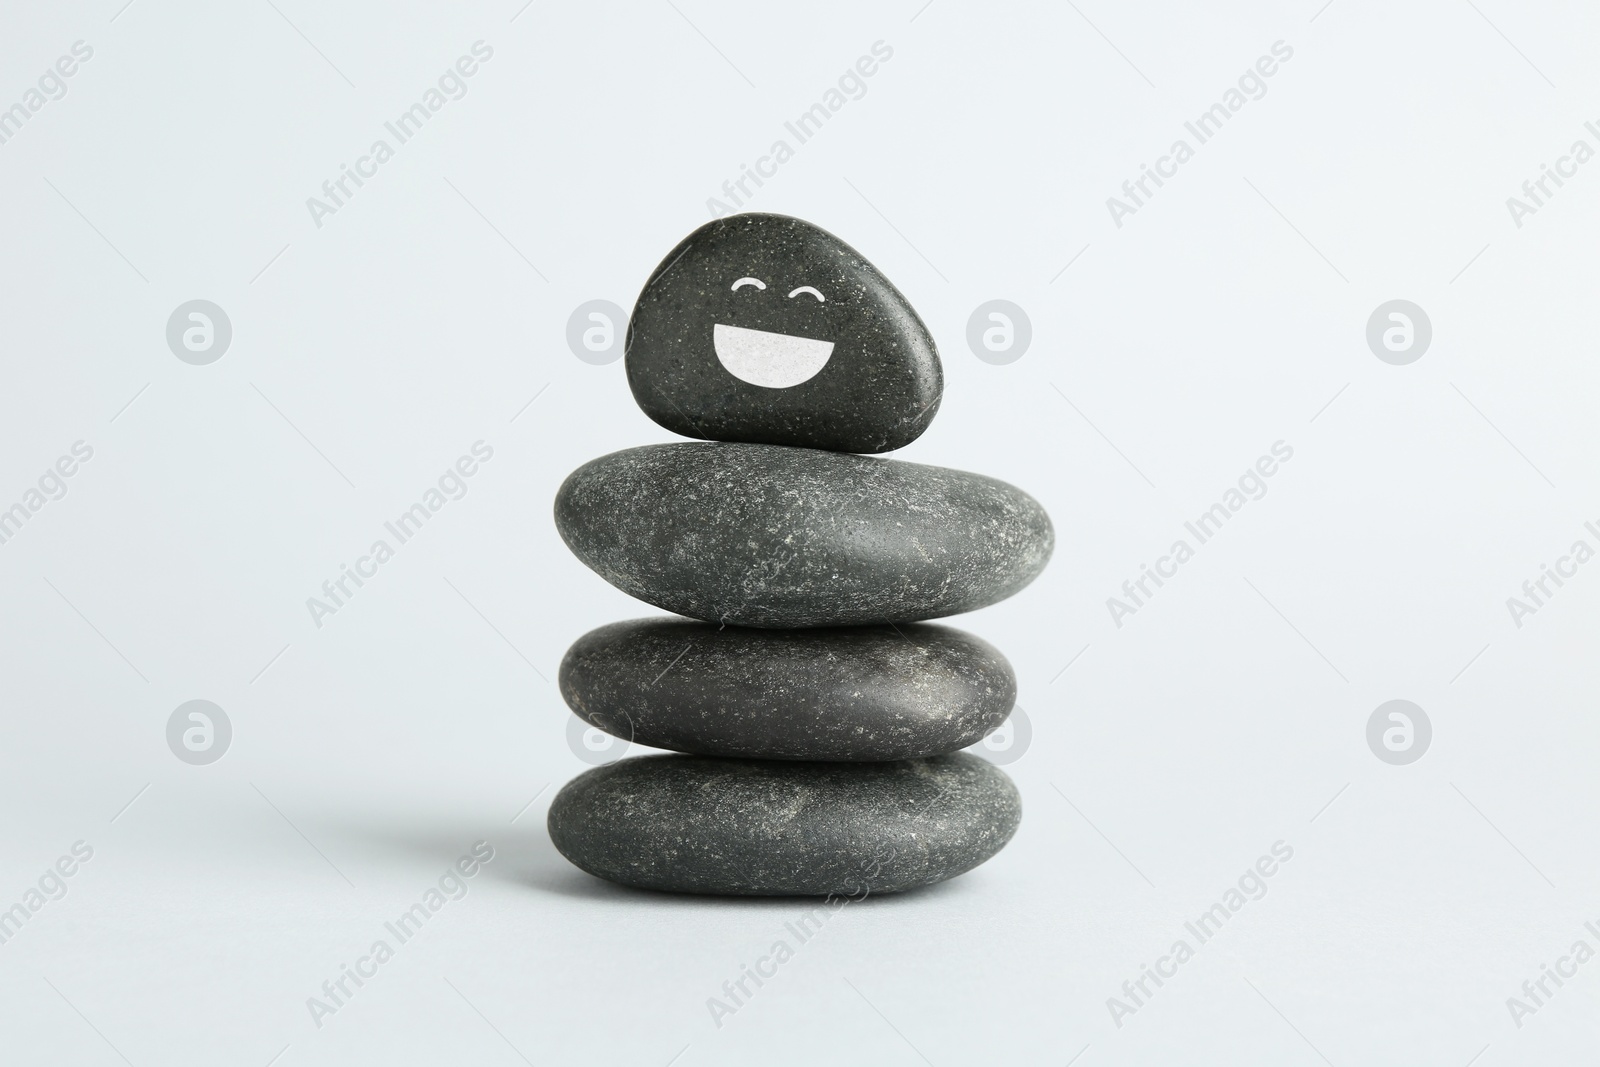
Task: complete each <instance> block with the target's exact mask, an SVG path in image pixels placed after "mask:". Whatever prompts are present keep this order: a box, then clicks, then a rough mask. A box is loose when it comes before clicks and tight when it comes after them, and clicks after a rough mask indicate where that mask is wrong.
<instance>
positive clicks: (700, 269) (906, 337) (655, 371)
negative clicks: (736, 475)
mask: <svg viewBox="0 0 1600 1067" xmlns="http://www.w3.org/2000/svg"><path fill="white" fill-rule="evenodd" d="M627 369H628V385H629V386H630V387H631V388H632V390H633V396H634V399H635V400H636V401H638V403H639V406H640V407H641V408H643V409H644V413H645V414H646V415H649V416H650V417H651V418H652V419H654V420H655V421H656V422H658V423H660V424H661V425H662V426H665V427H666V428H667V429H669V430H671V431H673V432H674V433H680V434H683V435H684V436H685V437H698V438H704V439H706V440H712V441H750V442H755V443H759V444H775V445H798V446H801V447H805V448H822V449H827V450H829V451H833V452H888V451H890V450H892V449H896V448H900V447H901V446H903V445H907V444H910V443H911V442H912V441H914V440H916V439H917V438H918V437H919V436H920V435H921V434H922V431H923V430H925V429H927V428H928V424H929V423H930V422H932V421H933V416H934V414H935V413H936V412H937V411H938V410H939V398H940V395H941V393H942V391H943V388H944V375H943V372H942V371H941V369H940V367H939V353H938V351H937V350H936V349H935V348H934V345H933V338H932V337H931V336H929V334H928V328H927V327H926V326H924V325H923V324H922V320H921V319H919V318H918V317H917V313H916V312H915V311H913V310H912V309H911V305H910V304H909V303H907V301H906V298H905V297H904V296H901V295H900V292H899V290H897V289H895V287H894V286H893V285H891V284H890V283H889V279H887V278H885V277H884V276H883V275H882V274H881V273H879V272H878V269H877V268H876V267H874V266H873V265H872V264H871V263H868V262H867V261H866V260H865V259H863V258H862V256H861V254H860V253H859V252H857V251H856V250H855V249H853V248H851V247H850V246H849V245H847V244H845V243H844V242H843V241H841V240H839V239H838V238H837V237H835V236H833V235H832V234H831V233H828V232H827V231H826V230H823V229H821V228H820V227H817V226H813V225H812V224H811V223H809V222H805V221H802V220H800V219H795V218H789V217H787V216H784V215H760V214H749V215H733V216H730V217H728V218H723V219H718V220H716V221H715V222H710V223H707V224H706V225H704V226H702V227H700V228H699V229H698V230H696V231H695V232H694V233H691V234H690V235H689V236H688V237H686V238H684V240H683V242H682V243H680V244H679V245H678V247H677V248H674V249H673V250H672V252H671V254H669V255H668V256H667V258H666V259H665V260H663V261H662V263H661V265H660V266H659V267H657V268H656V270H655V273H654V274H652V275H651V276H650V280H649V281H648V282H646V283H645V286H644V290H643V291H642V292H641V293H640V294H639V302H638V304H636V305H635V306H634V309H633V317H632V319H631V320H630V321H629V323H628V341H627Z"/></svg>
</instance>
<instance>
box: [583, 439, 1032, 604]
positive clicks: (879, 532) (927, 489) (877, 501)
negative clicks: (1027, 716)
mask: <svg viewBox="0 0 1600 1067" xmlns="http://www.w3.org/2000/svg"><path fill="white" fill-rule="evenodd" d="M555 519H556V528H557V529H558V530H559V531H560V532H561V536H562V539H563V540H565V541H566V543H567V547H569V548H570V549H572V551H573V552H574V553H575V554H576V555H577V557H578V558H579V559H580V560H582V561H583V562H584V563H585V564H587V565H588V566H589V567H591V568H593V569H594V570H595V571H596V572H597V573H598V574H600V576H601V577H603V578H605V579H606V580H607V581H608V582H610V583H611V584H612V585H615V586H616V587H617V588H618V589H621V590H622V591H623V592H625V593H628V594H630V595H632V596H636V597H638V598H639V599H640V600H644V601H648V602H649V603H651V604H654V605H656V606H657V607H661V608H665V609H667V610H668V611H673V612H677V613H678V614H679V615H687V616H689V617H690V618H696V619H703V620H706V621H708V622H717V623H732V624H735V625H740V626H760V627H774V628H787V627H804V626H850V625H856V624H863V623H883V622H912V621H916V620H919V619H933V618H939V617H941V616H945V615H956V614H959V613H961V612H964V611H973V610H976V609H977V608H981V607H985V606H987V605H989V604H993V603H995V602H997V601H1000V600H1004V599H1005V598H1006V597H1008V596H1010V595H1012V594H1013V593H1015V592H1017V591H1018V590H1019V589H1021V588H1022V587H1023V586H1025V585H1027V584H1028V583H1029V582H1031V581H1033V579H1034V578H1035V577H1037V576H1038V574H1039V572H1040V571H1042V570H1043V569H1044V566H1045V563H1046V562H1047V561H1048V560H1049V558H1050V552H1051V550H1052V548H1053V547H1054V544H1055V533H1054V530H1053V529H1052V527H1051V525H1050V519H1049V517H1048V516H1047V515H1045V513H1044V509H1043V508H1041V507H1040V506H1039V504H1038V502H1037V501H1036V500H1034V499H1033V498H1032V497H1030V496H1029V495H1028V494H1026V493H1024V492H1022V491H1021V490H1020V489H1017V488H1016V487H1014V486H1011V485H1007V484H1006V483H1005V482H1002V481H998V480H996V479H994V478H987V477H984V476H983V475H981V474H969V473H966V472H965V471H955V470H948V469H946V468H944V467H930V466H924V465H923V464H919V463H905V462H901V461H899V460H892V459H874V458H870V457H867V456H853V455H846V454H843V453H837V452H821V451H817V450H815V449H809V448H784V447H782V446H778V445H753V444H723V443H685V444H676V445H646V446H644V447H641V448H630V449H626V450H624V451H622V452H613V453H611V454H610V455H608V456H602V457H600V458H599V459H596V460H591V461H590V462H588V463H586V464H584V465H583V466H582V467H579V468H578V469H577V470H575V471H573V472H572V474H570V475H569V476H568V477H567V480H566V481H565V482H564V483H562V486H561V489H560V490H559V491H558V492H557V494H556V506H555Z"/></svg>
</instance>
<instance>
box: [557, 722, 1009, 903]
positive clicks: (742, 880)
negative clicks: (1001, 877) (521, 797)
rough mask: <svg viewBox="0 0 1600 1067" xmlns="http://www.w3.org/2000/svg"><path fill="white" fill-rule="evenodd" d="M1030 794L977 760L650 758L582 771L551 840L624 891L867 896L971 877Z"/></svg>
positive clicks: (567, 790)
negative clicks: (626, 888)
mask: <svg viewBox="0 0 1600 1067" xmlns="http://www.w3.org/2000/svg"><path fill="white" fill-rule="evenodd" d="M1021 818H1022V799H1021V798H1020V797H1019V796H1018V795H1017V790H1016V787H1015V786H1013V785H1012V784H1011V780H1010V779H1009V778H1007V777H1006V775H1005V773H1004V772H1003V771H1001V770H1000V769H999V768H998V767H995V766H994V765H993V764H991V763H989V762H988V761H987V760H983V759H980V758H979V757H977V756H973V755H971V754H969V753H965V752H958V753H955V754H953V755H949V756H935V757H933V758H932V759H924V760H904V761H901V762H897V763H790V762H780V761H776V760H733V759H717V758H715V757H711V756H644V757H635V758H630V759H623V760H618V761H617V762H616V763H612V764H608V765H606V766H604V767H596V768H595V769H594V770H592V771H589V772H587V773H585V774H582V775H579V776H578V777H577V778H574V779H573V780H572V781H570V782H568V783H567V784H566V786H565V787H564V788H563V789H562V790H561V792H560V793H558V794H556V798H555V800H554V801H553V802H552V803H551V805H550V817H549V820H548V825H549V828H550V838H551V840H552V841H554V842H555V845H556V848H558V849H560V850H561V854H562V855H563V856H566V857H567V859H569V860H571V861H572V862H573V863H575V864H576V865H578V866H579V867H581V868H583V869H584V870H586V871H588V872H589V873H590V874H594V875H598V876H599V877H601V878H606V879H609V880H610V881H613V882H620V883H621V884H623V885H629V886H637V887H640V888H643V889H664V890H670V891H674V892H680V893H716V894H730V895H739V896H824V895H827V894H830V893H839V894H849V895H851V896H860V895H863V894H865V893H893V892H898V891H900V890H903V889H911V888H913V887H916V886H922V885H930V884H932V883H934V882H942V881H944V880H945V879H946V878H952V877H954V876H955V875H958V874H961V873H963V872H964V871H969V870H971V869H972V868H973V867H976V866H977V865H978V864H980V863H982V862H983V861H984V860H986V859H988V858H989V857H990V856H993V855H994V854H995V853H996V852H998V851H1000V849H1001V848H1002V847H1003V846H1004V845H1005V843H1006V842H1007V841H1009V840H1010V839H1011V835H1012V834H1013V833H1015V832H1016V829H1017V824H1018V822H1019V821H1020V820H1021Z"/></svg>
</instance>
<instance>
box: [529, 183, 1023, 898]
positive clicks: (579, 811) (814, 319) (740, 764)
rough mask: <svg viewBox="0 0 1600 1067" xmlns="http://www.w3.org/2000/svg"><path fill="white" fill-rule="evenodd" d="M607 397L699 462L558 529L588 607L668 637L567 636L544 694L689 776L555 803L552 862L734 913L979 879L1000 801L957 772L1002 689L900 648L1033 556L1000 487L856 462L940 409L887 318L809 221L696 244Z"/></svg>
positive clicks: (961, 657)
mask: <svg viewBox="0 0 1600 1067" xmlns="http://www.w3.org/2000/svg"><path fill="white" fill-rule="evenodd" d="M627 372H628V383H629V385H630V386H631V387H632V390H633V395H634V398H635V400H637V402H638V403H639V406H640V407H641V408H643V409H644V411H645V413H646V414H647V415H649V416H650V417H651V418H652V419H654V420H655V421H656V422H658V423H660V424H661V425H663V426H665V427H666V428H668V429H669V430H672V431H674V432H676V433H680V434H683V435H684V436H686V437H695V438H700V439H701V440H699V441H695V442H692V443H680V444H665V445H648V446H645V447H642V448H631V449H626V450H624V451H621V452H614V453H612V454H611V455H608V456H602V457H601V458H599V459H597V460H594V461H592V462H590V463H587V464H585V465H584V466H582V467H580V468H579V469H578V470H576V471H574V472H573V473H572V475H571V476H569V477H568V478H567V480H566V482H565V483H564V484H563V485H562V486H561V489H560V492H559V493H558V494H557V496H556V506H555V518H556V526H557V528H558V529H559V530H560V532H561V536H562V538H563V539H564V540H565V541H566V543H567V546H568V547H569V548H571V549H572V551H573V552H574V553H575V554H576V555H577V556H578V558H579V559H581V560H582V561H583V562H584V563H585V564H587V565H588V566H589V567H591V568H593V569H594V570H595V571H596V572H597V573H598V574H600V575H601V576H602V577H603V578H605V579H606V580H607V581H609V582H610V583H611V584H613V585H615V586H616V587H617V588H619V589H621V590H623V591H624V592H627V593H629V594H631V595H633V596H635V597H638V598H639V599H641V600H644V601H647V602H649V603H651V604H654V605H656V606H657V607H661V608H665V609H666V610H668V611H671V612H676V613H677V614H678V615H681V616H688V618H687V619H665V618H653V619H641V620H636V621H632V622H619V623H614V624H612V625H609V626H603V627H601V628H600V629H598V630H594V631H592V632H591V633H588V634H585V635H584V636H583V637H581V638H580V639H579V640H578V642H577V643H576V644H574V645H573V646H572V648H571V650H570V651H568V653H567V655H566V658H565V659H564V660H563V662H562V664H561V674H560V687H561V693H562V696H563V697H564V698H565V699H566V701H567V703H568V704H569V705H570V706H571V708H572V710H573V711H574V712H575V713H576V714H577V715H578V716H579V717H580V718H582V719H583V720H584V721H586V722H588V723H590V724H591V725H593V726H595V727H598V728H599V729H601V730H604V731H606V732H608V733H611V734H615V735H616V736H618V737H622V738H625V739H627V740H630V741H633V742H636V743H638V744H642V745H647V746H650V747H654V748H661V749H668V750H671V751H673V752H676V753H684V754H683V755H662V756H646V757H638V758H628V759H623V760H619V761H617V762H615V763H612V764H609V765H607V766H603V767H597V768H595V769H594V770H591V771H588V772H587V773H585V774H583V775H581V776H579V777H578V778H575V779H573V780H572V781H571V782H569V783H567V785H566V787H565V788H563V789H562V790H561V792H560V793H559V795H557V797H556V799H555V801H554V802H553V803H552V805H551V808H550V817H549V829H550V836H551V838H552V839H553V840H554V842H555V845H556V847H557V848H558V849H560V850H561V852H562V854H563V855H565V856H566V857H567V858H568V859H569V860H571V861H572V862H573V863H575V864H576V865H577V866H579V867H581V868H583V869H584V870H586V871H588V872H590V873H591V874H595V875H598V876H600V877H602V878H607V879H610V880H611V881H613V882H620V883H622V884H624V885H631V886H641V887H647V888H652V889H664V890H674V891H679V892H689V893H723V894H740V895H791V894H793V895H825V894H830V893H843V892H848V893H852V894H854V893H858V892H893V891H897V890H903V889H909V888H912V887H914V886H919V885H927V884H930V883H933V882H938V881H942V880H944V879H946V878H950V877H953V876H955V875H957V874H961V873H962V872H964V871H967V870H970V869H972V868H973V867H975V866H977V865H978V864H980V863H982V862H983V861H984V860H986V859H988V858H989V857H990V856H992V855H994V854H995V853H996V852H998V851H999V850H1000V848H1001V847H1003V846H1004V845H1005V843H1006V842H1007V841H1008V840H1010V838H1011V835H1012V834H1013V833H1014V832H1015V830H1016V827H1017V824H1018V821H1019V820H1020V818H1021V802H1020V800H1019V798H1018V796H1017V791H1016V788H1015V787H1014V786H1013V785H1012V784H1011V781H1010V779H1008V778H1007V777H1006V775H1005V774H1004V772H1002V771H1001V770H999V769H998V768H997V767H995V766H993V765H992V764H991V763H989V762H988V761H986V760H984V759H982V758H980V757H978V756H975V755H971V754H969V753H965V752H961V751H960V750H961V749H963V748H966V747H968V746H970V745H972V744H974V743H976V742H978V741H980V740H981V739H982V738H983V737H984V736H985V735H986V734H987V733H989V732H990V731H992V730H994V729H995V728H996V727H998V726H999V725H1000V724H1001V723H1003V722H1004V721H1005V719H1006V717H1007V716H1008V715H1009V714H1010V713H1011V707H1012V703H1013V701H1014V699H1015V696H1016V678H1015V676H1014V675H1013V673H1012V670H1011V666H1010V664H1009V663H1007V662H1006V659H1005V657H1004V656H1002V655H1001V654H1000V653H999V652H998V651H996V650H995V649H994V648H992V647H990V646H989V645H988V644H986V643H985V642H983V641H981V640H979V639H978V638H976V637H974V636H972V635H971V634H967V633H963V632H961V631H959V630H954V629H950V628H947V627H942V626H929V625H920V624H919V622H920V620H925V619H933V618H939V617H941V616H946V615H954V614H958V613H960V612H964V611H972V610H974V609H977V608H981V607H985V606H987V605H989V604H993V603H995V602H997V601H999V600H1003V599H1004V598H1006V597H1008V596H1010V595H1011V594H1013V593H1015V592H1017V591H1018V590H1020V589H1021V588H1022V587H1023V586H1025V585H1027V584H1028V583H1029V582H1030V581H1032V580H1033V579H1034V578H1035V577H1037V576H1038V574H1039V572H1040V571H1041V570H1043V569H1044V566H1045V563H1046V562H1047V561H1048V559H1049V557H1050V552H1051V549H1052V548H1053V546H1054V532H1053V530H1052V528H1051V525H1050V520H1049V518H1048V517H1047V516H1046V515H1045V513H1044V510H1043V509H1042V508H1041V507H1040V506H1039V504H1038V503H1037V502H1036V501H1035V500H1034V499H1033V498H1032V497H1030V496H1028V495H1027V494H1026V493H1023V492H1022V491H1020V490H1018V489H1016V488H1014V487H1013V486H1010V485H1007V484H1006V483H1004V482H1000V481H996V480H994V479H992V478H986V477H983V476H981V475H977V474H968V473H964V472H962V471H955V470H948V469H944V468H940V467H929V466H924V465H921V464H914V463H906V462H901V461H897V460H890V459H875V458H870V457H869V456H867V455H862V454H861V453H878V452H887V451H890V450H891V449H895V448H899V447H901V446H903V445H905V444H908V443H910V442H911V441H913V440H915V439H916V438H917V437H918V436H919V435H920V434H921V433H922V431H923V430H925V429H926V428H927V426H928V424H929V423H930V422H931V421H932V420H933V416H934V414H935V412H936V411H937V410H938V406H939V400H940V396H941V395H942V391H943V372H942V371H941V369H940V366H939V357H938V353H937V351H936V350H935V348H934V345H933V341H932V338H931V337H930V336H929V334H928V331H927V328H926V327H925V326H924V325H923V324H922V321H921V320H920V319H919V318H918V317H917V314H916V312H915V311H913V310H912V309H911V306H910V305H909V304H908V303H907V302H906V299H905V297H903V296H902V295H901V294H900V293H899V292H898V291H897V290H896V289H895V288H894V286H892V285H891V284H890V283H889V281H888V279H887V278H885V277H884V276H883V275H882V274H881V273H880V272H879V271H878V270H877V269H876V268H875V267H873V266H872V264H870V263H868V262H867V261H866V260H865V259H863V258H862V257H861V255H860V254H859V253H857V252H856V251H855V250H854V249H852V248H850V247H849V246H848V245H846V244H844V242H842V241H840V240H839V239H838V238H836V237H834V236H832V235H831V234H829V233H827V232H825V231H823V230H821V229H819V228H817V227H816V226H813V225H811V224H809V223H806V222H802V221H800V220H799V219H793V218H787V217H784V216H779V215H756V214H751V215H736V216H733V217H730V218H725V219H720V220H718V221H716V222H712V223H710V224H708V225H706V226H703V227H701V228H700V229H699V230H696V231H695V232H694V233H692V234H690V235H689V237H688V238H686V239H685V240H684V241H683V242H682V243H681V244H680V245H679V246H678V247H677V248H675V249H674V250H673V251H672V253H671V254H670V255H668V256H667V258H666V259H665V260H664V261H663V262H662V264H661V266H660V267H658V268H657V269H656V271H655V273H654V274H653V275H652V276H651V278H650V280H649V281H648V282H647V283H646V285H645V287H644V290H643V292H642V293H641V294H640V296H639V302H638V305H637V306H636V307H635V308H634V312H633V317H632V320H631V322H630V323H629V327H628V340H627ZM692 620H702V621H698V622H697V621H692Z"/></svg>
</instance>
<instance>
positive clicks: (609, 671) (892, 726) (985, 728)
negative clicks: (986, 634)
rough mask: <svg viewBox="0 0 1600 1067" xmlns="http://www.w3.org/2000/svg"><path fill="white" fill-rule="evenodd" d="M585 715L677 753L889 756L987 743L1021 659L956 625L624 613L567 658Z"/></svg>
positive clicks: (572, 698) (1005, 710)
mask: <svg viewBox="0 0 1600 1067" xmlns="http://www.w3.org/2000/svg"><path fill="white" fill-rule="evenodd" d="M559 684H560V688H561V695H562V697H563V698H565V700H566V702H567V705H568V707H570V708H571V709H572V710H573V712H574V713H575V714H576V715H577V716H578V717H579V718H581V719H583V720H584V721H586V722H588V723H589V724H590V725H592V726H596V727H598V728H600V729H602V730H605V731H606V732H608V733H611V734H614V735H616V736H617V737H621V738H624V739H626V740H629V741H632V742H635V743H637V744H641V745H647V746H649V747H651V748H665V749H671V750H673V751H676V752H690V753H697V754H700V755H706V756H734V757H747V758H753V759H784V760H850V761H880V760H897V759H911V758H915V757H920V756H936V755H942V754H944V753H947V752H955V751H957V750H959V749H963V748H966V747H967V746H968V745H971V744H975V743H976V742H978V741H980V740H982V739H983V737H984V736H985V735H986V734H987V733H988V732H989V731H991V730H993V729H994V728H995V727H997V726H999V725H1000V724H1001V723H1003V722H1004V721H1005V719H1006V716H1007V715H1009V714H1010V712H1011V707H1012V704H1013V703H1014V702H1015V700H1016V692H1017V686H1016V677H1015V675H1014V674H1013V673H1012V670H1011V665H1010V664H1009V663H1008V662H1006V659H1005V657H1004V656H1002V655H1001V654H1000V653H999V651H998V650H996V649H995V648H994V647H993V646H992V645H989V644H987V643H986V642H984V641H981V640H979V639H978V638H976V637H974V636H972V635H971V634H967V633H963V632H962V631H960V630H956V629H952V628H950V627H947V626H931V625H927V624H916V623H906V624H904V625H900V626H865V627H846V628H839V629H811V630H750V629H744V628H741V627H733V626H728V627H720V626H717V625H714V624H712V623H703V622H688V621H685V620H680V619H637V620H633V621H629V622H618V623H612V624H611V625H609V626H602V627H600V628H599V629H597V630H592V631H590V632H589V633H587V634H585V635H584V636H583V637H581V638H579V639H578V641H577V642H576V643H575V644H574V645H573V646H572V647H571V648H570V649H569V650H568V651H567V655H566V657H565V658H564V659H563V660H562V661H561V672H560V677H559Z"/></svg>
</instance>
